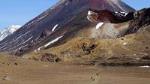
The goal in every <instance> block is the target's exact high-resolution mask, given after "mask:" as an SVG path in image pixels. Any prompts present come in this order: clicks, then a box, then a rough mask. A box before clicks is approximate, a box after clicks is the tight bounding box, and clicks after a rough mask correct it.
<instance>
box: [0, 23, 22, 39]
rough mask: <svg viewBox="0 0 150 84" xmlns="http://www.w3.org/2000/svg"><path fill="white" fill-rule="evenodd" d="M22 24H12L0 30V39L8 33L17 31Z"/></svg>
mask: <svg viewBox="0 0 150 84" xmlns="http://www.w3.org/2000/svg"><path fill="white" fill-rule="evenodd" d="M20 27H21V26H20V25H11V26H8V27H7V28H5V29H3V30H1V31H0V41H1V40H3V39H4V38H6V37H7V36H8V35H11V34H13V33H14V32H15V31H17V30H18V29H19V28H20Z"/></svg>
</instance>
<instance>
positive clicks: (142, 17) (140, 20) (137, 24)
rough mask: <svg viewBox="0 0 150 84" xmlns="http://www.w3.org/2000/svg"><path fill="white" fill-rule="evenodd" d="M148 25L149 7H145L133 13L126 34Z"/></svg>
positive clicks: (149, 22) (149, 20)
mask: <svg viewBox="0 0 150 84" xmlns="http://www.w3.org/2000/svg"><path fill="white" fill-rule="evenodd" d="M148 25H150V8H145V9H142V10H140V11H137V12H136V13H135V14H134V19H133V20H132V21H131V22H130V25H129V30H128V31H127V33H126V34H131V33H135V32H137V31H138V30H139V29H141V28H143V27H145V26H148Z"/></svg>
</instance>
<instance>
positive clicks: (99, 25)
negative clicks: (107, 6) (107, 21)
mask: <svg viewBox="0 0 150 84" xmlns="http://www.w3.org/2000/svg"><path fill="white" fill-rule="evenodd" d="M103 24H104V23H102V22H100V23H98V24H97V25H96V29H99V28H101V27H102V26H103Z"/></svg>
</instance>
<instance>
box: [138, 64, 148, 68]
mask: <svg viewBox="0 0 150 84" xmlns="http://www.w3.org/2000/svg"><path fill="white" fill-rule="evenodd" d="M140 67H141V68H150V66H148V65H145V66H140Z"/></svg>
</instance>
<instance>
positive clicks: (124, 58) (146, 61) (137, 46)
mask: <svg viewBox="0 0 150 84" xmlns="http://www.w3.org/2000/svg"><path fill="white" fill-rule="evenodd" d="M149 14H150V8H148V9H143V10H140V11H137V12H136V13H135V17H134V19H133V20H132V21H131V22H130V23H129V29H128V30H127V32H126V34H129V33H130V35H126V36H124V37H121V38H116V39H98V38H101V37H98V38H97V37H96V38H89V37H82V36H80V37H75V38H74V39H72V40H70V41H68V42H66V43H65V44H63V45H60V46H57V47H52V48H49V49H46V50H41V51H38V52H32V53H29V54H27V55H25V57H27V58H31V59H36V60H40V61H49V62H58V61H63V62H69V63H70V62H71V63H79V64H80V63H81V64H103V65H150V15H149ZM123 24H125V23H122V24H121V25H123ZM126 24H127V23H126ZM110 25H114V26H115V24H109V28H110V27H111V26H110ZM104 26H106V24H105V25H104ZM107 26H108V24H107ZM114 26H112V27H114ZM121 27H123V26H121ZM105 28H107V27H105ZM116 28H117V27H116ZM125 28H126V27H125ZM102 29H103V27H102ZM135 30H136V31H137V32H136V33H133V31H135ZM101 31H102V30H101ZM107 32H108V31H107ZM97 33H99V32H96V33H94V34H97ZM112 33H113V32H111V33H109V34H112ZM131 33H132V34H131ZM80 34H81V33H80ZM100 34H101V33H100ZM102 35H103V34H101V35H100V36H102ZM105 35H106V34H105ZM93 36H95V35H93ZM104 37H105V36H104Z"/></svg>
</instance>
